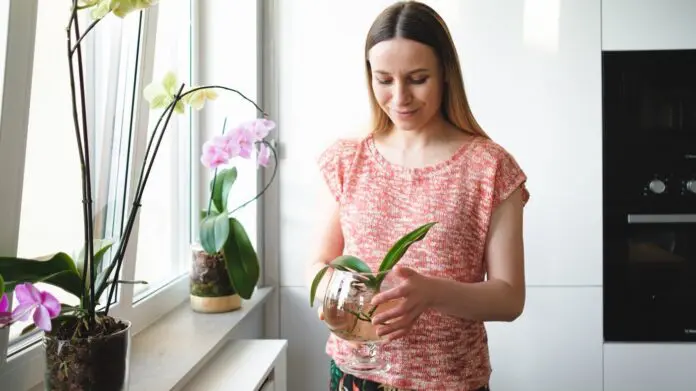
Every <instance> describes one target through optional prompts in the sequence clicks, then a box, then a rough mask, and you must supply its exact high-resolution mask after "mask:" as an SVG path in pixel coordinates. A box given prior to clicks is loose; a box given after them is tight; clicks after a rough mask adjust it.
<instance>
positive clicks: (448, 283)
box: [430, 189, 525, 321]
mask: <svg viewBox="0 0 696 391" xmlns="http://www.w3.org/2000/svg"><path fill="white" fill-rule="evenodd" d="M522 210H523V202H522V191H521V189H517V190H516V191H515V192H514V193H513V194H511V195H510V197H508V198H507V199H506V200H505V201H504V202H502V203H501V204H500V205H499V206H498V208H497V209H496V210H495V212H494V213H493V216H492V219H491V226H490V231H489V232H490V233H489V236H488V240H487V243H486V249H485V254H484V257H485V259H486V264H487V274H488V279H487V281H484V282H480V283H474V284H464V283H460V282H457V281H453V280H446V279H440V278H432V280H431V284H432V286H433V289H432V293H433V294H432V297H431V298H430V299H431V302H430V306H431V308H434V309H436V310H438V311H440V312H442V313H445V314H449V315H452V316H457V317H460V318H466V319H473V320H479V321H512V320H515V319H516V318H517V317H518V316H519V315H520V314H521V313H522V310H523V308H524V302H525V279H524V246H523V240H522V215H523V213H522Z"/></svg>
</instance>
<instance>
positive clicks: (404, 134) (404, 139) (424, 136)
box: [386, 117, 454, 149]
mask: <svg viewBox="0 0 696 391" xmlns="http://www.w3.org/2000/svg"><path fill="white" fill-rule="evenodd" d="M453 129H454V127H453V126H452V125H450V124H449V123H447V121H445V120H444V118H442V117H437V118H433V120H432V121H430V122H428V123H427V124H426V125H425V126H423V127H422V128H419V129H409V130H403V129H399V128H397V127H394V128H392V129H391V130H390V131H389V132H388V133H387V134H386V137H387V138H389V139H391V140H392V142H393V143H394V145H395V146H398V147H400V148H403V149H422V148H425V147H426V146H429V145H431V144H435V143H438V142H442V141H443V140H447V139H450V138H451V134H452V130H453Z"/></svg>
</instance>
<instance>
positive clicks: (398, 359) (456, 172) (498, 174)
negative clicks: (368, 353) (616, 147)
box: [319, 135, 529, 391]
mask: <svg viewBox="0 0 696 391" xmlns="http://www.w3.org/2000/svg"><path fill="white" fill-rule="evenodd" d="M319 167H320V170H321V172H322V174H323V176H324V179H325V180H326V183H327V184H328V186H329V188H330V190H331V192H332V193H333V195H334V196H335V198H336V200H337V202H338V203H339V204H340V216H341V227H342V230H343V236H344V240H345V248H344V253H345V254H351V255H355V256H357V257H359V258H361V259H363V260H364V261H365V262H366V263H367V264H368V265H369V266H370V267H371V268H372V269H373V270H377V268H378V267H379V263H380V262H381V260H382V258H383V257H384V254H386V252H387V251H388V250H389V248H390V247H391V245H392V244H393V243H394V242H395V241H396V240H398V238H400V237H401V236H403V235H404V234H406V233H408V232H410V231H411V230H413V229H415V228H416V227H418V226H420V225H422V224H425V223H428V222H433V221H436V222H437V224H436V225H435V226H433V228H431V230H430V232H429V233H428V235H427V236H426V238H425V239H423V240H422V241H421V242H417V243H415V244H414V245H413V246H411V247H410V249H409V251H408V252H407V253H406V255H405V256H404V257H403V258H402V259H401V261H400V262H399V264H400V265H404V266H408V267H410V268H413V269H414V270H416V271H418V272H419V273H422V274H425V275H429V276H435V277H440V278H449V279H453V280H457V281H461V282H468V283H473V282H480V281H484V277H485V273H486V266H485V259H484V247H485V243H486V237H487V235H488V228H489V223H490V221H491V214H492V212H493V211H494V209H495V208H496V206H497V205H498V204H500V202H501V201H503V200H504V199H505V198H506V197H508V196H509V195H510V194H511V193H512V192H513V191H514V190H515V189H517V188H520V187H521V188H522V189H523V193H524V201H525V204H526V202H527V200H528V199H529V193H528V192H527V190H526V188H525V185H524V184H525V181H526V179H527V178H526V176H525V174H524V173H523V171H522V170H521V169H520V167H519V166H518V165H517V163H516V161H515V159H514V158H513V157H512V156H511V155H510V154H509V153H507V152H506V150H505V149H504V148H502V147H501V146H500V145H498V144H496V143H495V142H493V141H491V140H490V139H487V138H484V137H476V138H474V139H473V140H472V141H471V142H469V143H466V144H465V145H463V146H462V147H461V148H459V149H458V150H457V152H455V153H454V154H453V155H452V156H451V157H450V158H449V159H447V160H445V161H442V162H440V163H438V164H435V165H432V166H428V167H423V168H405V167H402V166H399V165H396V164H393V163H391V162H389V161H388V160H386V159H385V158H384V157H383V156H382V155H381V154H380V153H379V152H378V150H377V148H376V147H375V144H374V140H373V137H372V136H371V135H370V136H367V137H365V138H363V139H360V140H346V139H342V140H339V141H337V142H335V143H334V144H332V145H331V146H330V147H329V148H327V149H326V150H325V151H324V152H323V153H322V155H321V156H320V158H319ZM462 299H463V300H464V299H465V298H462ZM380 351H381V354H383V355H385V358H386V359H387V360H388V362H389V363H390V364H391V368H390V369H389V371H388V373H387V374H386V375H384V376H380V377H369V378H368V379H367V380H372V381H376V382H380V383H384V384H389V385H390V386H392V387H397V388H400V389H401V388H405V389H412V390H429V391H433V390H447V391H457V390H462V391H464V390H475V389H476V388H479V387H482V386H484V385H486V384H488V381H489V377H490V374H491V366H490V361H489V356H488V344H487V337H486V330H485V328H484V324H483V322H478V321H472V320H466V319H461V318H457V317H453V316H449V315H445V314H442V313H440V312H437V311H434V310H426V311H425V312H424V313H423V314H422V315H421V317H420V318H419V319H418V320H417V323H416V324H415V325H414V327H413V328H412V330H411V332H410V334H409V335H408V336H406V337H403V338H400V339H397V340H394V341H392V342H388V343H385V344H382V345H381V347H380ZM326 353H327V354H329V355H330V356H331V357H332V358H333V359H334V360H336V362H337V363H339V364H340V363H341V362H342V361H344V360H346V359H347V358H349V357H350V354H351V347H350V346H348V345H347V343H345V342H344V341H343V340H341V339H340V338H337V337H336V336H334V335H333V334H332V335H331V336H330V337H329V340H328V343H327V346H326Z"/></svg>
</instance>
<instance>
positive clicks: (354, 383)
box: [329, 360, 490, 391]
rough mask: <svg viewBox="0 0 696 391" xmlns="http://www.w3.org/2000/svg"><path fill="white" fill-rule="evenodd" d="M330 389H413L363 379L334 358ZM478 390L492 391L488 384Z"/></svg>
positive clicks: (374, 390)
mask: <svg viewBox="0 0 696 391" xmlns="http://www.w3.org/2000/svg"><path fill="white" fill-rule="evenodd" d="M329 391H412V390H407V389H404V388H396V387H392V386H389V385H386V384H380V383H375V382H373V381H369V380H363V379H360V378H357V377H355V376H353V375H349V374H347V373H344V372H343V371H341V369H340V368H339V367H338V365H336V362H334V360H331V381H330V383H329ZM476 391H490V388H488V387H487V386H485V387H481V388H479V389H478V390H476Z"/></svg>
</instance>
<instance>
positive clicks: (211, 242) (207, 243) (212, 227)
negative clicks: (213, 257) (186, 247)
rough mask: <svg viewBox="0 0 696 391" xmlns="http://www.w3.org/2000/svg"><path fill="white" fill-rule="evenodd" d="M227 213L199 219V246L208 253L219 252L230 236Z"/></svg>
mask: <svg viewBox="0 0 696 391" xmlns="http://www.w3.org/2000/svg"><path fill="white" fill-rule="evenodd" d="M228 220H229V217H227V214H225V213H223V214H218V215H211V216H208V217H206V218H204V219H203V221H201V227H200V237H201V246H202V247H203V249H204V250H205V252H207V253H208V254H215V253H217V252H219V251H220V250H221V249H222V247H223V246H224V245H225V242H227V241H228V239H229V237H230V223H229V221H228Z"/></svg>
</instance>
